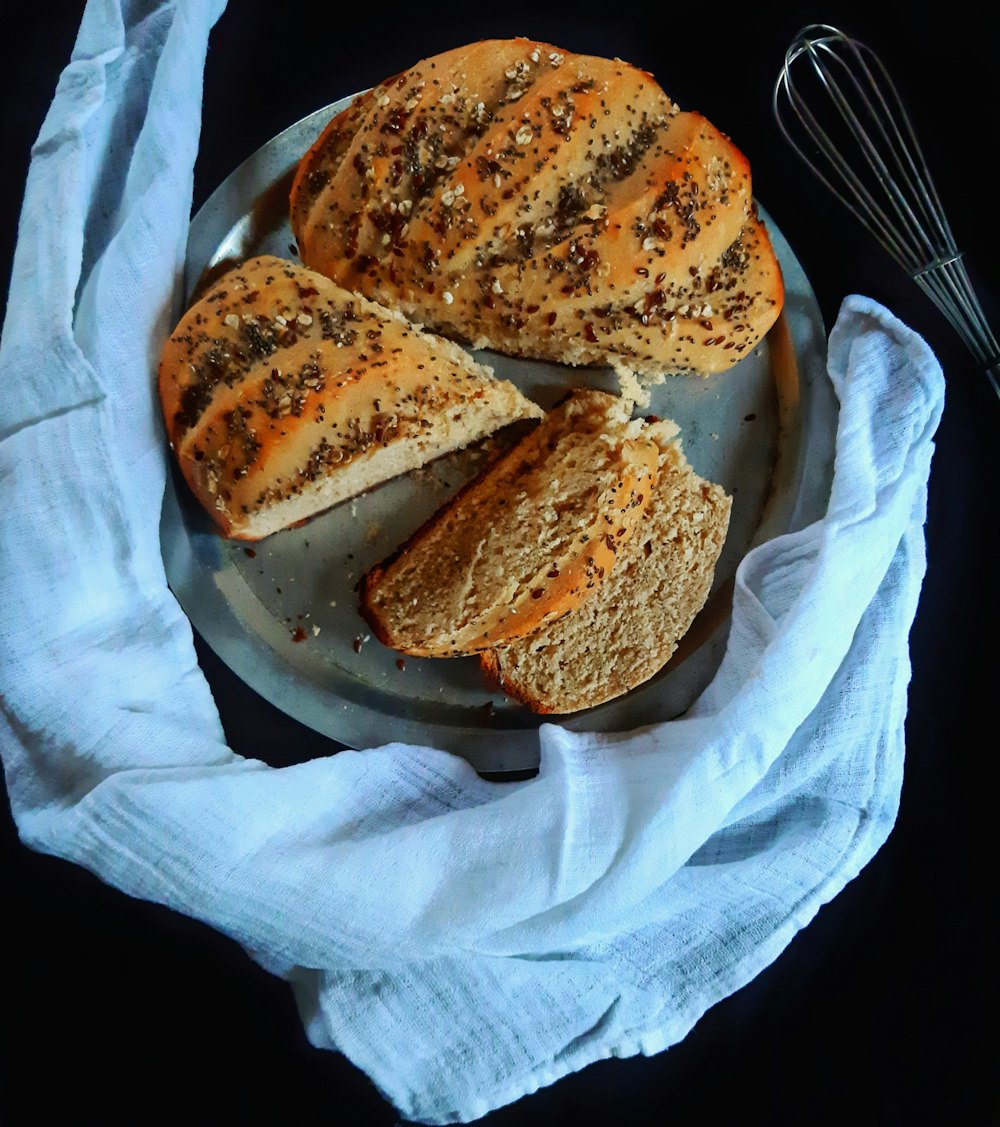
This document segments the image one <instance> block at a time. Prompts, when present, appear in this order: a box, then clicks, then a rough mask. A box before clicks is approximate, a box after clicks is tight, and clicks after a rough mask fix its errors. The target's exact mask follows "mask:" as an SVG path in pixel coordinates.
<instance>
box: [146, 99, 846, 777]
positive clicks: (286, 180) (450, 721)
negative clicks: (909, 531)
mask: <svg viewBox="0 0 1000 1127" xmlns="http://www.w3.org/2000/svg"><path fill="white" fill-rule="evenodd" d="M350 101H351V99H350V98H345V99H343V100H341V101H340V102H337V103H335V104H333V105H330V106H327V107H325V108H324V109H321V110H319V111H317V112H316V113H314V114H311V115H310V116H309V117H307V118H305V119H303V120H302V121H300V122H298V123H296V124H295V125H293V126H291V127H290V128H289V129H287V130H285V131H284V132H283V133H281V134H279V135H278V136H277V137H275V138H274V139H273V140H272V141H271V142H269V143H268V144H267V145H265V146H264V147H263V148H261V149H260V150H259V151H258V152H256V153H255V154H254V155H253V156H252V157H250V158H249V159H248V160H247V161H246V162H245V163H244V164H243V165H241V166H240V167H239V168H238V169H237V170H236V171H235V172H234V173H232V175H230V176H229V177H228V178H227V179H226V181H225V182H224V183H223V184H222V185H221V186H220V187H219V188H218V189H217V190H216V192H215V193H214V194H213V195H212V196H211V198H210V199H209V200H208V201H207V202H206V203H205V205H204V206H203V207H202V209H201V210H200V211H199V213H198V214H197V216H196V217H195V218H194V220H193V221H192V224H191V230H190V237H189V243H188V255H187V263H186V274H185V292H186V294H187V295H188V299H189V300H191V299H192V298H193V297H194V296H195V295H196V294H197V293H198V292H199V291H200V289H201V287H202V286H204V285H206V284H208V283H209V281H210V279H211V278H213V277H214V276H216V275H217V274H218V273H220V272H222V271H223V270H224V269H227V268H228V267H229V266H230V265H232V264H234V263H235V262H237V261H241V260H243V259H245V258H247V257H250V256H251V255H254V254H261V253H267V254H275V255H278V256H281V257H285V258H296V257H297V256H296V254H295V249H294V244H293V239H292V235H291V231H290V227H289V222H288V192H289V187H290V184H291V175H292V172H293V170H294V167H295V164H296V162H297V161H298V159H299V158H300V156H301V155H302V154H303V153H304V152H305V151H306V149H307V148H308V147H309V146H310V145H311V143H312V142H313V140H315V138H316V137H317V136H318V134H319V132H320V130H321V129H322V128H323V126H324V125H325V124H326V122H327V121H328V120H329V119H330V117H331V116H332V115H333V114H334V113H337V112H339V110H340V109H342V108H343V107H344V106H346V105H347V104H348V103H349V102H350ZM761 213H762V218H763V220H764V222H765V224H766V225H767V228H768V230H769V233H770V235H771V238H772V241H773V242H774V245H775V249H776V252H777V255H778V259H779V261H780V263H781V266H782V270H783V273H784V278H785V286H786V304H785V309H784V311H783V313H782V315H781V317H780V319H779V321H778V323H777V324H776V325H775V327H774V328H773V329H772V331H771V332H770V333H769V334H768V336H767V338H766V339H765V341H764V342H762V343H761V345H759V346H758V348H757V349H756V350H755V351H754V352H753V354H751V355H748V356H746V357H745V358H743V359H742V360H741V361H740V362H739V364H738V365H737V366H736V367H735V368H734V369H732V370H731V371H730V372H727V373H725V374H723V375H719V376H715V377H713V378H711V379H708V380H705V379H700V378H695V377H691V378H685V377H674V378H671V379H669V380H668V381H667V382H666V383H665V384H663V385H662V386H660V387H657V388H654V389H653V392H652V402H651V403H650V405H649V408H648V410H649V411H650V412H652V413H654V414H657V415H660V416H664V417H668V418H672V419H674V420H675V421H676V422H677V423H678V424H679V425H680V427H681V433H682V436H683V442H684V450H685V453H686V454H687V456H688V459H689V460H690V462H691V464H692V465H693V467H694V468H695V470H696V471H697V472H698V473H699V474H701V475H702V476H703V477H706V478H708V479H710V480H712V481H717V482H719V483H720V484H721V485H722V486H723V487H724V488H725V489H726V490H727V492H729V493H730V494H731V495H732V497H733V514H732V520H731V525H730V531H729V536H728V538H727V541H726V546H725V549H724V551H723V554H722V557H721V559H720V561H719V565H718V568H717V572H716V581H715V587H714V589H713V594H712V595H711V597H710V599H709V602H708V604H707V605H706V607H705V609H704V610H703V612H702V614H701V615H700V616H699V618H698V619H697V621H696V622H695V625H694V626H693V627H692V630H691V631H690V633H689V634H688V636H687V638H686V639H685V640H684V643H683V644H682V648H681V650H680V651H679V652H678V653H677V654H676V655H675V656H674V658H673V659H672V660H671V661H670V662H669V663H668V665H667V666H666V667H665V668H664V669H663V670H662V671H661V673H660V674H659V675H658V676H656V677H654V678H653V679H652V680H651V681H649V682H647V683H646V684H645V685H643V686H640V687H639V688H638V689H636V690H634V691H633V692H631V693H629V694H627V695H626V696H624V697H622V698H620V699H618V700H616V701H612V702H609V703H608V704H606V705H603V706H601V707H599V708H596V709H591V710H589V711H587V712H583V713H579V714H576V715H574V716H572V717H568V718H566V719H565V720H559V721H558V722H561V723H564V724H565V726H566V727H568V728H571V729H574V730H578V731H622V730H630V729H633V728H636V727H640V726H644V725H648V724H651V723H655V722H657V721H661V720H666V719H670V718H672V717H674V716H676V715H678V714H679V713H681V712H683V711H684V710H685V709H686V708H687V707H688V706H689V705H690V704H691V702H692V701H693V700H694V699H695V697H696V696H697V695H698V693H699V692H700V691H701V690H702V689H703V688H704V686H705V685H706V684H707V683H708V681H709V680H710V679H711V677H712V675H713V674H714V672H715V670H716V668H717V666H718V663H719V661H720V660H721V657H722V653H723V651H724V647H725V639H726V633H727V625H728V619H729V611H730V606H731V590H732V581H733V577H734V575H735V572H736V568H737V566H738V564H739V562H740V560H741V559H742V558H743V556H744V555H745V554H746V553H747V551H748V550H749V549H750V548H751V547H752V546H753V545H754V544H757V543H759V542H761V541H763V540H765V539H768V538H770V537H772V536H775V535H777V534H780V533H782V532H786V531H789V530H791V529H794V528H799V527H802V526H803V525H805V524H807V523H809V522H810V521H812V520H814V519H816V518H817V517H819V516H821V515H822V513H823V512H824V510H825V507H826V501H827V498H828V495H829V488H830V481H831V478H832V460H833V436H834V432H835V423H836V402H835V399H834V397H833V393H832V390H831V387H830V384H829V381H828V380H827V378H826V374H825V365H824V357H825V351H826V343H825V342H826V333H825V330H824V327H823V323H822V318H821V316H820V313H819V308H818V306H817V303H816V299H815V297H814V295H813V292H812V289H811V287H810V286H809V283H808V281H807V279H806V276H805V274H804V272H803V271H802V269H801V267H800V266H799V264H798V262H797V261H796V259H795V257H794V255H793V254H792V252H791V249H790V248H789V246H788V244H787V243H786V242H785V240H784V238H783V237H782V235H781V233H780V231H778V229H777V227H776V226H775V224H774V223H773V222H772V221H771V219H770V217H769V216H767V215H766V213H764V212H763V209H761ZM474 355H476V356H477V358H478V359H480V360H482V361H483V362H485V363H487V364H490V365H491V366H492V367H493V368H494V369H495V370H496V373H497V375H500V376H504V377H506V378H507V379H510V380H512V381H513V382H514V383H516V384H517V385H518V386H519V387H520V388H521V389H522V390H523V391H524V392H525V393H526V394H528V395H529V396H531V397H532V398H534V399H535V400H537V401H538V402H539V403H541V404H542V405H543V406H548V405H550V404H551V403H552V402H553V401H554V400H555V398H556V397H557V396H558V395H560V394H562V393H563V392H564V391H565V390H566V389H567V388H568V387H569V386H597V387H605V388H608V389H609V390H614V389H616V388H617V384H616V382H615V379H614V377H613V375H612V374H611V373H610V371H607V370H602V369H579V368H570V367H563V366H560V365H556V364H547V363H540V362H535V361H523V360H516V359H512V358H509V357H505V356H500V355H498V354H496V353H492V352H481V353H476V354H474ZM475 468H476V457H475V455H474V454H468V453H466V454H456V455H451V456H448V457H446V458H444V459H441V460H440V461H438V462H436V463H434V464H433V465H431V466H429V467H427V468H425V469H423V470H420V471H417V472H415V473H412V474H409V475H407V476H405V477H402V478H399V479H397V480H395V481H392V482H388V483H386V484H385V485H383V486H380V487H378V488H376V489H373V490H371V491H370V492H369V493H367V494H365V495H364V496H361V497H358V498H356V499H355V500H354V501H349V502H345V503H344V504H341V505H339V506H337V507H336V508H334V509H332V510H330V511H329V512H327V513H325V514H323V515H321V516H319V517H317V518H315V519H314V520H312V521H311V522H309V523H308V524H307V525H305V526H303V527H301V528H297V529H291V530H288V531H285V532H280V533H277V534H276V535H274V536H271V537H269V538H268V539H266V540H264V541H261V542H260V543H258V544H256V545H253V546H252V547H249V548H248V547H247V546H246V545H245V544H242V543H236V542H228V541H225V540H223V539H221V538H220V537H219V536H218V535H217V534H216V533H215V532H214V531H213V526H212V524H211V522H210V521H209V519H208V517H207V515H206V514H205V513H204V512H203V511H202V510H201V509H200V507H199V506H198V505H197V503H196V502H195V501H194V500H193V499H192V497H191V496H190V494H189V493H188V491H187V489H186V487H185V486H184V484H183V482H182V480H181V479H180V477H179V475H178V474H176V473H175V474H174V476H173V478H172V488H169V489H168V495H167V498H166V503H165V506H164V514H163V522H162V546H163V553H164V559H165V562H166V568H167V576H168V579H169V582H170V585H171V588H172V589H173V591H174V593H175V594H176V596H177V598H178V600H179V602H180V604H181V606H182V607H183V608H184V610H185V612H186V613H187V615H188V617H189V618H190V619H191V622H192V624H193V625H194V627H195V628H196V629H197V630H198V631H199V633H200V634H201V635H202V636H203V637H204V638H205V640H206V641H207V642H208V644H209V645H210V646H211V647H212V648H213V649H214V650H215V652H216V653H217V654H218V655H219V657H220V658H221V659H222V660H223V661H224V662H225V663H226V664H227V665H228V666H229V667H230V668H231V669H232V670H233V671H234V672H235V673H236V674H237V675H238V676H239V677H240V678H242V679H243V680H244V681H245V682H246V683H248V684H249V685H250V686H251V687H252V688H253V689H255V690H256V691H257V692H258V693H260V694H261V695H262V696H263V697H264V698H266V699H267V700H269V701H271V702H272V703H273V704H275V705H276V706H278V707H279V708H281V709H282V710H284V711H285V712H287V713H288V714H289V715H291V716H294V717H295V718H296V719H297V720H299V721H301V722H302V723H305V724H307V725H309V726H310V727H312V728H315V729H316V730H318V731H320V732H323V733H325V734H326V735H329V736H330V737H332V738H333V739H335V740H337V741H338V742H340V743H342V744H346V745H348V746H350V747H367V746H373V745H377V744H383V743H387V742H390V741H395V740H401V741H406V742H410V743H419V744H425V745H433V746H435V747H440V748H443V749H446V750H449V751H453V752H456V753H458V754H460V755H462V756H464V757H465V758H467V759H468V760H469V761H470V762H471V763H472V764H473V766H474V767H476V768H477V770H481V771H489V772H508V771H517V770H523V769H526V768H530V767H534V766H536V765H537V763H538V736H537V730H538V727H539V725H540V723H542V722H543V720H542V718H540V717H538V716H535V715H534V714H533V713H531V712H529V711H528V710H527V709H525V708H524V707H522V706H520V705H518V704H516V703H514V702H512V701H510V700H508V699H507V698H505V697H504V696H503V695H502V694H497V693H494V692H491V691H490V689H489V688H488V687H487V685H486V684H485V682H484V681H483V678H482V676H481V674H480V672H479V663H478V661H477V660H476V659H475V658H457V659H433V658H425V659H416V658H407V659H406V660H405V662H402V661H401V660H400V658H399V655H398V654H397V653H395V652H394V651H391V650H388V649H386V648H385V647H383V646H382V645H381V644H380V643H379V642H377V641H376V640H375V639H374V638H370V637H369V636H368V633H369V632H368V629H367V627H366V625H365V623H364V621H363V620H362V619H361V617H360V616H359V614H358V612H357V602H356V595H355V591H354V586H355V583H356V582H357V580H358V578H359V577H360V576H361V575H362V573H363V572H364V571H365V570H366V569H367V568H368V567H369V566H370V565H371V564H373V563H375V562H376V561H378V560H380V559H381V558H383V557H384V556H385V555H387V554H388V553H389V552H390V551H391V550H392V549H394V548H395V547H396V546H397V545H398V544H399V543H400V542H401V541H402V540H403V539H404V538H405V537H407V536H408V535H409V534H410V533H411V532H412V531H413V530H414V529H415V528H416V527H417V526H419V524H420V523H422V521H423V520H425V519H426V518H427V517H428V516H429V515H430V514H431V513H432V512H433V511H434V510H435V509H436V508H437V507H438V506H439V505H441V504H442V503H443V502H444V501H445V499H446V498H447V497H448V496H450V494H451V493H452V492H454V491H455V490H456V489H457V488H458V487H459V486H460V485H461V484H462V482H464V481H465V480H466V479H467V478H468V477H469V476H470V475H471V474H472V473H473V472H474V470H475Z"/></svg>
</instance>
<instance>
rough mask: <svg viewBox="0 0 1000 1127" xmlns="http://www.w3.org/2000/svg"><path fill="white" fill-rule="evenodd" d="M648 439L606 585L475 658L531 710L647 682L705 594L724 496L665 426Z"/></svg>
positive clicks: (719, 538)
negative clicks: (646, 473) (638, 495)
mask: <svg viewBox="0 0 1000 1127" xmlns="http://www.w3.org/2000/svg"><path fill="white" fill-rule="evenodd" d="M648 433H649V434H650V437H653V438H655V439H656V440H657V442H658V444H659V446H660V459H659V462H660V464H659V472H658V475H657V479H656V486H655V488H654V490H653V495H652V499H651V501H650V505H649V509H648V511H647V513H646V516H645V518H644V520H643V523H642V528H641V529H640V531H639V532H638V533H637V534H636V535H635V536H633V537H632V538H631V539H630V540H629V541H628V543H627V544H626V546H625V548H624V549H623V551H622V553H621V555H620V557H619V560H618V564H617V566H616V567H615V570H614V571H613V572H612V573H611V575H610V576H609V577H608V579H607V580H606V582H604V583H602V584H601V586H600V587H599V588H598V589H597V590H596V591H595V592H594V594H593V596H592V597H591V598H589V599H587V600H586V601H585V602H583V603H581V604H580V605H579V606H578V607H577V608H576V609H575V610H573V611H572V612H571V613H569V614H567V615H565V616H563V617H562V618H560V619H559V620H558V621H557V622H552V623H549V624H548V625H546V626H543V627H542V628H541V629H540V630H538V631H537V632H535V633H534V634H532V635H531V636H530V637H527V638H523V639H521V640H520V641H516V642H513V643H511V644H509V645H504V646H500V647H496V648H493V649H489V650H486V651H485V652H484V653H482V654H481V655H480V661H481V663H482V666H483V669H484V671H485V673H486V674H487V677H488V678H489V679H490V680H492V681H493V682H494V683H495V684H498V685H499V686H500V687H501V688H502V689H503V690H504V692H506V693H507V694H508V695H510V696H512V697H515V698H516V699H518V700H520V701H522V702H523V703H524V704H526V705H528V707H529V708H531V709H532V710H533V711H535V712H539V713H571V712H578V711H580V710H581V709H584V708H593V707H595V706H596V705H599V704H604V703H605V702H606V701H609V700H613V699H614V698H615V697H619V696H621V695H622V694H624V693H627V692H629V691H630V690H631V689H634V688H636V687H637V686H639V685H641V684H643V683H644V682H645V681H648V680H649V678H651V677H652V676H653V675H654V674H656V673H658V672H659V671H660V670H661V669H662V668H663V666H664V665H666V663H667V662H668V661H669V660H670V658H671V657H672V656H673V654H674V652H675V651H676V649H677V644H678V642H679V641H680V639H681V638H682V637H683V636H684V635H685V634H686V633H687V631H688V629H689V628H690V626H691V624H692V622H693V621H694V618H695V616H696V615H697V614H698V612H699V611H700V610H701V608H702V606H703V605H704V603H705V601H706V599H707V598H708V594H709V591H710V590H711V587H712V581H713V578H714V575H715V567H716V564H717V562H718V559H719V555H720V553H721V551H722V547H723V544H724V542H725V538H726V533H727V531H728V528H729V516H730V510H731V501H730V498H729V497H728V496H727V495H726V494H725V493H724V492H723V490H722V489H721V488H720V487H719V486H718V485H714V484H711V483H709V482H707V481H704V480H702V479H701V478H700V477H698V476H697V474H695V473H694V471H693V470H692V469H691V467H690V466H689V465H688V463H687V461H686V460H685V458H684V455H683V453H682V451H681V447H680V444H679V442H678V441H676V440H675V439H674V435H675V434H676V427H675V426H674V424H673V423H670V422H668V421H663V422H660V423H657V424H655V425H654V426H651V427H650V429H649V432H648Z"/></svg>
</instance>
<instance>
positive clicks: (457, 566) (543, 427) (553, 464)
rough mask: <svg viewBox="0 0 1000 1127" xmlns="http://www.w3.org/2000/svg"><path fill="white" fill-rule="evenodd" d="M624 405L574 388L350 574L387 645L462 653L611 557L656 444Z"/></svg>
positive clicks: (512, 626) (561, 609)
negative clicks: (372, 563)
mask: <svg viewBox="0 0 1000 1127" xmlns="http://www.w3.org/2000/svg"><path fill="white" fill-rule="evenodd" d="M645 431H646V424H645V423H644V422H642V421H641V420H634V421H633V420H630V419H629V414H628V408H627V405H626V404H624V403H623V401H622V400H620V399H618V398H617V397H616V396H613V395H608V394H607V393H605V392H600V391H576V392H574V393H572V394H571V395H570V396H569V397H568V398H567V399H566V400H565V401H564V402H563V403H561V404H560V405H559V406H557V407H555V408H554V409H553V410H552V411H551V412H549V414H548V415H547V417H546V418H545V420H544V421H543V422H542V423H541V424H540V425H539V426H538V427H537V428H535V430H533V431H532V432H531V433H530V434H529V435H528V436H527V437H526V438H524V439H522V440H521V441H520V442H519V443H518V444H517V446H515V447H514V448H513V450H511V451H510V452H509V453H508V454H506V455H505V456H504V457H503V458H501V459H500V460H499V461H498V462H496V463H494V464H493V465H492V466H490V467H489V468H488V469H487V470H486V471H485V472H484V473H482V474H481V475H480V476H479V477H477V478H475V479H474V480H473V481H472V482H470V483H469V485H467V486H466V487H465V488H464V489H463V490H461V491H460V492H459V493H458V494H456V496H455V497H454V498H452V500H451V501H450V502H448V504H446V505H445V506H444V507H443V508H442V509H440V510H439V511H438V512H437V513H436V514H435V515H434V517H432V518H431V520H430V521H429V522H428V523H427V524H425V525H424V526H423V527H422V528H421V529H419V530H418V531H417V532H416V534H415V535H414V536H413V537H411V538H410V540H408V541H407V542H406V543H405V544H404V545H403V546H402V547H401V548H400V549H399V550H398V551H397V552H396V553H395V555H394V556H392V557H391V558H390V559H388V560H386V561H384V562H383V563H382V564H380V565H378V566H377V567H375V568H373V569H372V570H371V571H370V572H369V573H368V574H367V575H366V576H365V578H364V580H363V581H362V584H361V598H360V605H361V612H362V614H363V615H364V617H365V618H366V619H367V621H368V622H369V624H370V625H371V627H372V629H373V631H374V632H375V634H376V636H377V637H378V638H379V639H380V640H381V641H382V642H384V643H385V644H386V645H388V646H392V647H393V648H394V649H397V650H400V651H402V652H403V653H407V654H414V655H417V656H422V657H427V656H453V655H456V654H462V653H472V652H475V651H477V650H481V649H484V648H486V647H488V646H491V645H495V644H496V643H498V642H505V641H509V640H510V639H513V638H518V637H521V636H523V635H525V634H528V633H531V632H532V631H534V630H537V629H538V628H539V627H540V626H542V625H544V624H545V623H546V622H549V621H551V620H552V619H553V618H555V617H557V616H558V615H560V614H563V613H565V612H566V611H567V610H569V609H571V608H572V607H574V606H576V605H577V604H578V603H579V602H580V601H581V600H583V599H585V598H587V597H588V596H589V595H590V593H591V592H592V591H593V590H594V589H595V588H597V587H598V586H599V585H600V584H601V583H602V582H606V578H607V576H608V575H610V574H612V573H613V570H614V569H615V568H616V567H617V558H618V556H619V554H620V553H621V552H622V551H623V550H624V547H625V545H626V544H627V543H628V541H629V538H630V537H631V536H632V535H633V534H634V532H635V530H636V528H637V526H638V525H639V524H640V522H641V520H642V517H643V513H644V512H645V509H646V506H647V505H648V503H649V497H650V492H651V490H652V487H653V484H654V481H655V474H656V463H657V457H658V453H659V451H658V447H657V446H656V444H655V443H654V442H653V441H651V440H650V439H649V438H648V437H647V435H646V433H645Z"/></svg>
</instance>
